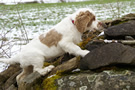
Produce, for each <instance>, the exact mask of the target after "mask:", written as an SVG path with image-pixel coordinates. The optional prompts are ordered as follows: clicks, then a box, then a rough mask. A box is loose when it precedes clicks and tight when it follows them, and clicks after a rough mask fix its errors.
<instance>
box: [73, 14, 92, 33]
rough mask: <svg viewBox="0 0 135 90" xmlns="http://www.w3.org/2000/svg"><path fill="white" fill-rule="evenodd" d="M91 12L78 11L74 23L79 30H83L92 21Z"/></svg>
mask: <svg viewBox="0 0 135 90" xmlns="http://www.w3.org/2000/svg"><path fill="white" fill-rule="evenodd" d="M92 16H93V14H92V13H90V12H89V11H86V12H80V13H79V15H77V16H76V18H75V25H76V28H77V29H78V31H79V32H81V33H83V32H85V30H86V28H87V27H88V26H89V25H90V24H91V23H92V18H93V17H92Z"/></svg>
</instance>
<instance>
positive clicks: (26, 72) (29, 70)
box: [16, 66, 33, 83]
mask: <svg viewBox="0 0 135 90" xmlns="http://www.w3.org/2000/svg"><path fill="white" fill-rule="evenodd" d="M32 72H33V66H28V67H24V68H23V71H22V72H21V73H20V74H19V75H18V76H17V77H16V81H17V83H19V82H20V81H21V80H22V79H23V78H25V77H26V76H28V75H29V74H31V73H32Z"/></svg>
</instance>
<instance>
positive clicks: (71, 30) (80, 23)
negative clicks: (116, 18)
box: [0, 8, 102, 80]
mask: <svg viewBox="0 0 135 90" xmlns="http://www.w3.org/2000/svg"><path fill="white" fill-rule="evenodd" d="M100 27H102V25H101V22H99V21H98V20H96V16H95V14H94V12H93V11H92V10H91V9H86V8H83V9H79V10H78V11H77V12H75V13H73V14H71V15H70V16H68V17H66V18H65V19H63V20H62V21H61V22H60V23H58V24H57V25H56V26H54V27H53V28H52V29H50V30H49V31H48V32H46V33H43V34H41V35H40V36H39V37H36V38H35V39H33V40H32V41H31V42H30V43H28V44H27V45H26V46H25V47H24V48H23V49H22V51H21V52H20V53H19V54H18V55H16V56H15V57H12V58H9V59H0V62H5V63H8V64H15V63H20V66H21V68H22V69H23V71H22V73H21V74H19V75H18V76H17V80H18V79H20V78H21V77H24V76H26V75H28V74H29V73H31V72H35V71H37V72H38V73H40V74H41V75H45V74H47V73H48V72H50V71H51V70H52V69H53V68H54V66H53V65H50V66H48V67H45V68H43V63H44V61H45V60H47V59H50V58H55V57H57V56H60V55H62V54H64V53H66V52H68V53H69V54H74V55H76V56H78V55H80V56H82V57H84V56H85V55H86V54H88V53H89V51H88V50H82V49H81V48H80V47H79V46H77V45H76V44H78V43H79V42H80V41H81V36H82V34H83V32H86V31H87V30H93V29H99V28H100Z"/></svg>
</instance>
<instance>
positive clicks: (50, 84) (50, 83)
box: [42, 74, 61, 90]
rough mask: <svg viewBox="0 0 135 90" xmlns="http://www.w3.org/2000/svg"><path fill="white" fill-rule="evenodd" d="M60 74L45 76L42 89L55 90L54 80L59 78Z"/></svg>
mask: <svg viewBox="0 0 135 90" xmlns="http://www.w3.org/2000/svg"><path fill="white" fill-rule="evenodd" d="M60 77H61V76H60V75H59V74H58V75H57V74H56V75H55V76H52V77H50V78H47V79H45V80H44V81H43V83H42V85H43V90H56V89H57V85H56V84H55V80H56V79H58V78H60Z"/></svg>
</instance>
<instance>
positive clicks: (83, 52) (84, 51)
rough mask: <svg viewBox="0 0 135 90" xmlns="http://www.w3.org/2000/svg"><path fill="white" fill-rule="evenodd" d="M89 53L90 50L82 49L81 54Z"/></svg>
mask: <svg viewBox="0 0 135 90" xmlns="http://www.w3.org/2000/svg"><path fill="white" fill-rule="evenodd" d="M88 53H90V51H88V50H82V51H81V52H80V54H81V56H82V57H84V56H86V55H87V54H88Z"/></svg>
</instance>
